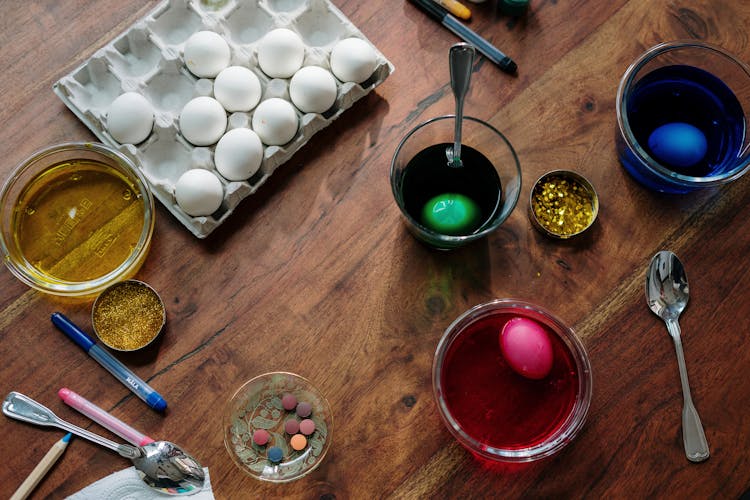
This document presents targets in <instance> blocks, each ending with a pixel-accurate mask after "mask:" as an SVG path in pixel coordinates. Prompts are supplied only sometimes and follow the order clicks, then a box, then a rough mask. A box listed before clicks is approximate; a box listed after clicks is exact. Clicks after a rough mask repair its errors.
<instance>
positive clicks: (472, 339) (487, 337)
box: [432, 299, 592, 462]
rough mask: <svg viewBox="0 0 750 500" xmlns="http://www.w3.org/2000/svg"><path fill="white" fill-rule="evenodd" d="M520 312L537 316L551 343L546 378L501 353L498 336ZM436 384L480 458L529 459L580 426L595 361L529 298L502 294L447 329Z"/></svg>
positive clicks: (452, 420)
mask: <svg viewBox="0 0 750 500" xmlns="http://www.w3.org/2000/svg"><path fill="white" fill-rule="evenodd" d="M514 317H522V318H527V319H531V320H533V321H536V322H537V323H538V324H539V325H541V326H542V327H543V329H544V330H545V331H546V333H547V335H548V336H549V339H550V341H551V343H552V348H553V353H554V362H553V365H552V370H551V371H550V373H549V375H547V377H545V378H543V379H541V380H532V379H528V378H525V377H523V376H522V375H519V374H518V373H516V372H515V371H513V370H512V369H511V368H510V366H509V365H508V363H507V362H506V361H505V359H504V358H503V354H502V351H501V348H500V342H499V336H500V332H501V331H502V329H503V326H504V325H505V323H506V322H507V321H508V320H510V319H511V318H514ZM432 383H433V391H434V394H435V399H436V401H437V405H438V409H439V411H440V416H441V417H442V419H443V421H444V423H445V424H446V426H447V427H448V430H449V431H450V432H451V434H453V436H454V437H455V438H456V439H457V440H458V441H459V442H460V443H461V444H462V445H463V446H465V447H466V448H467V449H468V450H470V451H471V452H473V453H474V454H475V455H478V456H480V457H484V458H488V459H491V460H496V461H503V462H529V461H532V460H538V459H540V458H544V457H547V456H550V455H552V454H554V453H556V452H558V451H559V450H561V449H562V448H563V447H564V446H565V445H567V444H568V443H569V442H570V441H571V440H572V439H573V438H574V437H575V436H576V434H577V433H578V432H579V431H580V430H581V428H582V427H583V424H584V421H585V420H586V415H587V413H588V409H589V405H590V404H591V384H592V376H591V365H590V363H589V359H588V355H587V354H586V351H585V349H584V347H583V344H581V342H580V340H579V339H578V337H577V336H576V335H575V333H574V332H573V330H571V329H570V328H569V327H567V326H566V325H565V324H564V323H563V322H562V321H560V320H559V319H558V318H556V317H555V316H554V315H552V314H551V313H549V312H548V311H546V310H544V309H542V308H540V307H538V306H536V305H534V304H531V303H528V302H524V301H521V300H514V299H498V300H495V301H492V302H488V303H485V304H481V305H478V306H476V307H474V308H472V309H469V310H468V311H466V312H465V313H464V314H462V315H461V316H460V317H459V318H458V319H456V320H455V321H454V322H453V323H452V324H451V325H450V326H449V327H448V329H447V330H446V331H445V333H444V334H443V336H442V338H441V339H440V342H439V343H438V346H437V350H436V352H435V359H434V361H433V365H432Z"/></svg>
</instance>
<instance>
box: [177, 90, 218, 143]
mask: <svg viewBox="0 0 750 500" xmlns="http://www.w3.org/2000/svg"><path fill="white" fill-rule="evenodd" d="M226 129H227V112H226V111H224V107H223V106H222V105H221V104H219V101H217V100H216V99H214V98H213V97H207V96H201V97H196V98H195V99H193V100H191V101H189V102H188V103H187V104H185V107H184V108H182V111H181V112H180V132H181V133H182V136H183V137H184V138H185V139H187V140H188V141H189V142H190V143H191V144H194V145H196V146H210V145H212V144H215V143H216V141H218V140H219V138H221V136H222V135H224V131H225V130H226Z"/></svg>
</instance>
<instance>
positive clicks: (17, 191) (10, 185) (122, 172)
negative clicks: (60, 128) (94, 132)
mask: <svg viewBox="0 0 750 500" xmlns="http://www.w3.org/2000/svg"><path fill="white" fill-rule="evenodd" d="M153 230H154V199H153V196H152V195H151V191H150V190H149V189H148V185H147V183H146V179H145V178H144V177H143V174H142V173H141V171H140V169H139V168H138V167H137V166H136V164H135V163H134V162H133V161H132V160H131V159H130V158H128V157H127V156H125V155H124V154H122V153H120V152H119V151H117V150H115V149H113V148H111V147H109V146H106V145H104V144H98V143H88V142H78V143H66V144H59V145H55V146H51V147H48V148H46V149H43V150H41V151H37V152H36V153H34V154H32V155H31V156H30V157H29V158H27V159H26V160H24V161H23V162H21V164H20V165H18V166H17V167H16V169H15V170H14V171H13V172H12V173H11V175H10V176H9V177H8V179H7V180H6V181H5V183H4V185H3V187H2V191H1V192H0V249H2V253H3V257H4V261H5V264H6V266H7V267H8V269H10V271H11V272H12V273H13V274H14V275H15V276H16V277H17V278H18V279H19V280H21V281H22V282H24V283H26V284H27V285H29V286H30V287H32V288H35V289H37V290H40V291H42V292H45V293H50V294H55V295H63V296H70V297H74V296H91V295H95V294H97V293H99V292H101V291H102V290H104V289H105V288H107V287H108V286H109V285H111V284H112V283H115V282H117V281H120V280H123V279H127V278H130V277H132V276H133V275H134V274H135V273H136V271H138V269H139V268H140V267H141V265H142V264H143V262H144V260H145V258H146V255H147V254H148V250H149V246H150V243H151V236H152V234H153Z"/></svg>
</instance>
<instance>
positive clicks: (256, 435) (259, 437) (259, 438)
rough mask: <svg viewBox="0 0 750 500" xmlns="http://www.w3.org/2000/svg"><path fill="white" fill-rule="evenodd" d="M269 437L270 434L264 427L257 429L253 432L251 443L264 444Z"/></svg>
mask: <svg viewBox="0 0 750 500" xmlns="http://www.w3.org/2000/svg"><path fill="white" fill-rule="evenodd" d="M270 439H271V435H270V434H269V433H268V431H267V430H265V429H258V430H257V431H255V432H253V443H255V444H257V445H258V446H265V445H266V444H267V443H268V441H269V440H270Z"/></svg>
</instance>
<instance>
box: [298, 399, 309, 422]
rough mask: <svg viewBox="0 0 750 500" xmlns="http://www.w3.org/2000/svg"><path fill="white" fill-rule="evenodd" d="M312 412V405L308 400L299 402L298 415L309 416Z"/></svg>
mask: <svg viewBox="0 0 750 500" xmlns="http://www.w3.org/2000/svg"><path fill="white" fill-rule="evenodd" d="M311 413H312V405H311V404H310V403H307V402H304V401H303V402H301V403H298V404H297V415H299V416H300V417H302V418H306V417H309V416H310V414H311Z"/></svg>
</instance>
